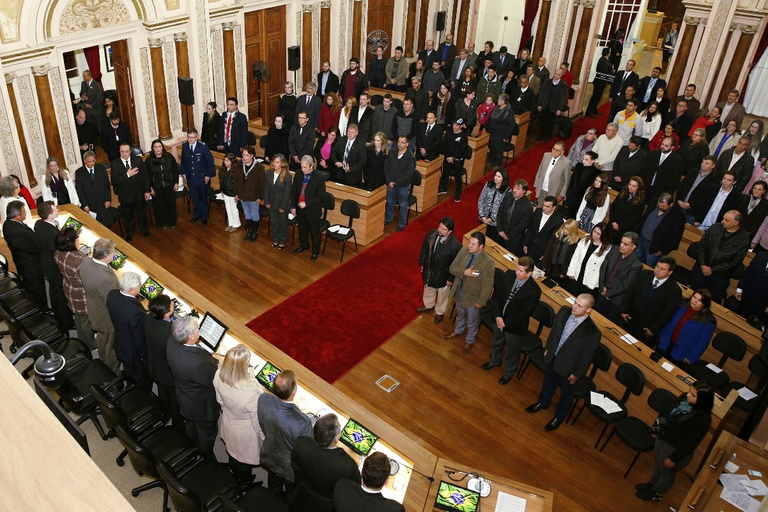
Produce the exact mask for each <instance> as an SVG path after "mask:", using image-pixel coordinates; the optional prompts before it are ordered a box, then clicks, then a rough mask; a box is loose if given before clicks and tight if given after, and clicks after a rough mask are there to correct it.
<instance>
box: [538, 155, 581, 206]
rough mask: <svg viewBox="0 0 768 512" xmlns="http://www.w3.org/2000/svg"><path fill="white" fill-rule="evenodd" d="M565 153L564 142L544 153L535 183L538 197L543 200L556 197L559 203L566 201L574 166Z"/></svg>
mask: <svg viewBox="0 0 768 512" xmlns="http://www.w3.org/2000/svg"><path fill="white" fill-rule="evenodd" d="M564 153H565V144H564V143H563V142H555V144H554V145H553V146H552V150H551V151H550V152H549V153H544V156H543V157H542V158H541V163H540V164H539V170H538V171H537V172H536V180H535V181H534V187H535V188H536V197H539V198H542V199H543V198H545V197H547V196H555V197H556V198H557V202H558V203H562V202H563V199H565V193H566V192H567V191H568V183H569V182H570V179H571V168H572V167H573V164H572V163H571V161H570V160H569V159H568V157H566V156H565V155H564Z"/></svg>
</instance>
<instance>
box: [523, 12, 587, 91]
mask: <svg viewBox="0 0 768 512" xmlns="http://www.w3.org/2000/svg"><path fill="white" fill-rule="evenodd" d="M580 4H581V0H573V9H571V26H570V30H568V42H567V43H565V54H564V57H563V59H562V60H565V61H570V63H571V65H573V60H574V59H573V58H572V57H571V43H572V42H573V33H574V32H576V30H575V29H576V18H577V17H578V14H579V5H580ZM575 53H576V50H575V49H574V55H575ZM537 58H538V57H537ZM532 60H535V59H532ZM534 64H536V63H535V62H534ZM557 64H558V65H559V64H560V62H558V63H557ZM573 75H574V77H577V76H578V75H576V73H574V74H573ZM574 83H578V82H574Z"/></svg>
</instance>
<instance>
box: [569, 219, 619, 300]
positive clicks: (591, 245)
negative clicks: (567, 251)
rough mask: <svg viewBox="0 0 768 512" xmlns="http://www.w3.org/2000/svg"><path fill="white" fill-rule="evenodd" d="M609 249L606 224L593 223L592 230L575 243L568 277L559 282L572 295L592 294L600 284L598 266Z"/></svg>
mask: <svg viewBox="0 0 768 512" xmlns="http://www.w3.org/2000/svg"><path fill="white" fill-rule="evenodd" d="M610 251H611V242H610V240H609V235H608V226H606V225H605V224H604V223H602V222H601V223H599V224H595V226H594V227H593V228H592V231H590V232H589V233H587V235H586V236H585V237H584V238H582V239H581V241H580V242H579V243H578V244H576V250H575V251H574V252H573V257H572V258H571V262H570V264H569V265H568V272H567V275H568V277H569V278H570V279H567V280H565V282H563V283H560V284H561V285H562V286H563V288H565V289H566V290H568V291H569V292H570V293H571V294H572V295H574V296H576V295H579V294H580V293H585V292H587V293H592V294H593V295H594V294H595V293H596V292H597V288H598V286H599V285H600V267H601V266H602V265H603V261H604V260H605V257H606V256H608V253H609V252H610Z"/></svg>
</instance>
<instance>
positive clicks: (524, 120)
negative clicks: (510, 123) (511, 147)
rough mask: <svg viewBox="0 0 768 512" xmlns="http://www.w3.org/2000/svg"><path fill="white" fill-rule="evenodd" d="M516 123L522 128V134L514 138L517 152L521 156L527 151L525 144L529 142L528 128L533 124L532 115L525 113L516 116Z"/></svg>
mask: <svg viewBox="0 0 768 512" xmlns="http://www.w3.org/2000/svg"><path fill="white" fill-rule="evenodd" d="M515 121H517V125H518V126H519V127H520V132H519V133H518V134H517V135H515V136H514V137H513V139H514V140H513V141H512V142H513V143H514V144H515V151H516V152H517V153H518V154H519V153H522V152H523V151H525V144H526V143H527V142H528V126H529V125H530V124H531V113H530V112H523V113H522V114H521V115H519V116H515Z"/></svg>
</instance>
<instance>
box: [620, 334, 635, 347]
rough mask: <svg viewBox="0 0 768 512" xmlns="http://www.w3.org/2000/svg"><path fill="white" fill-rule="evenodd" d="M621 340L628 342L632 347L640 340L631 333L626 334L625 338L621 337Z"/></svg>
mask: <svg viewBox="0 0 768 512" xmlns="http://www.w3.org/2000/svg"><path fill="white" fill-rule="evenodd" d="M620 338H621V339H622V340H624V341H626V342H627V343H629V344H630V345H634V344H635V343H637V342H638V339H637V338H635V337H634V336H632V335H631V334H629V333H627V334H625V335H624V336H620Z"/></svg>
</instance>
